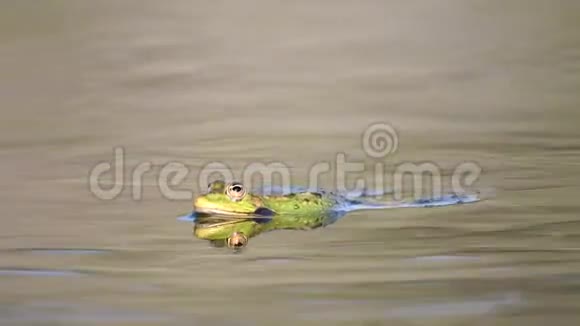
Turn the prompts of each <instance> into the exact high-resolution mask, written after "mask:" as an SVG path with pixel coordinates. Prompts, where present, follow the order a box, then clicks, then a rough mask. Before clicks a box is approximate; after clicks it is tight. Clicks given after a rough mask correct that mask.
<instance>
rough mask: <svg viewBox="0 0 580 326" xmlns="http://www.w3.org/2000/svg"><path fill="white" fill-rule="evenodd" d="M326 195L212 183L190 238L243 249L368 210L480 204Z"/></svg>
mask: <svg viewBox="0 0 580 326" xmlns="http://www.w3.org/2000/svg"><path fill="white" fill-rule="evenodd" d="M364 197H365V196H364V195H361V196H359V197H358V198H353V197H347V196H341V195H336V194H333V193H325V192H309V191H304V192H296V193H289V194H283V195H258V194H252V193H249V192H247V191H246V188H245V187H244V185H242V184H241V183H238V182H234V183H229V184H226V183H225V182H223V181H215V182H213V183H211V184H209V186H208V192H207V193H206V194H204V195H201V196H198V197H197V198H196V199H195V202H194V213H193V214H192V216H193V217H194V222H195V224H194V234H195V236H196V237H198V238H200V239H206V240H210V241H211V242H212V243H213V244H214V245H218V246H219V245H227V246H228V247H231V248H241V247H244V246H245V245H246V244H247V243H248V239H249V238H252V237H254V236H256V235H258V234H260V233H262V232H266V231H272V230H280V229H295V230H298V229H299V230H308V229H314V228H318V227H321V226H326V225H328V224H331V223H333V222H335V221H336V220H337V219H338V218H340V217H342V216H343V215H345V214H346V213H348V212H351V211H355V210H366V209H387V208H403V207H434V206H447V205H455V204H462V203H469V202H475V201H478V200H479V198H478V197H477V196H474V195H464V196H458V195H448V196H444V197H441V198H437V199H424V200H418V201H413V202H391V203H380V202H378V203H377V202H373V201H372V200H369V199H367V200H365V198H364Z"/></svg>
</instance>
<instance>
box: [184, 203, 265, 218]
mask: <svg viewBox="0 0 580 326" xmlns="http://www.w3.org/2000/svg"><path fill="white" fill-rule="evenodd" d="M195 214H196V215H198V216H213V215H221V216H235V217H244V218H248V217H252V216H274V215H276V212H274V211H273V210H271V209H269V208H266V207H258V208H256V209H255V210H254V211H253V212H236V211H228V210H223V209H219V208H215V207H199V206H196V207H195Z"/></svg>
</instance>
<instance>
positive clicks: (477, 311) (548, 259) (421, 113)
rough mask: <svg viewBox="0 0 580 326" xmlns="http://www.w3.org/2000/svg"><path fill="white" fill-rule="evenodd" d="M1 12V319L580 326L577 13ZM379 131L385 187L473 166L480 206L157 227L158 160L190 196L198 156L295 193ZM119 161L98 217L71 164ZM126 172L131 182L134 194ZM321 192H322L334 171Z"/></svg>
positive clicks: (341, 9)
mask: <svg viewBox="0 0 580 326" xmlns="http://www.w3.org/2000/svg"><path fill="white" fill-rule="evenodd" d="M0 8H1V10H0V71H2V73H1V75H0V76H1V77H0V98H1V99H2V108H1V110H2V119H0V136H1V137H0V160H1V162H2V169H1V170H0V171H1V172H0V173H1V174H0V177H1V179H2V184H3V186H2V188H1V189H0V201H1V206H2V208H3V210H2V211H3V213H2V215H0V225H1V227H0V248H1V249H2V250H1V251H0V289H1V291H0V293H1V294H0V324H7V325H56V324H58V325H79V324H99V325H103V324H106V325H129V324H137V323H138V324H139V325H145V324H147V325H149V324H152V325H157V324H158V325H166V324H168V323H170V324H176V325H177V324H180V325H191V324H218V325H222V324H223V325H239V324H243V325H256V324H259V325H271V324H273V323H276V324H278V325H285V324H288V325H295V324H297V323H299V324H306V325H311V324H312V325H318V324H332V325H382V324H389V325H399V324H400V325H450V324H454V325H455V324H458V325H459V324H463V323H465V324H470V325H491V324H493V325H528V326H530V325H545V323H546V322H553V323H558V324H562V325H577V324H578V322H579V321H580V315H579V314H578V311H579V308H580V306H579V302H580V300H579V299H580V241H579V239H580V238H579V235H580V219H579V217H578V212H579V211H580V206H579V203H578V196H579V194H580V191H579V190H580V189H579V186H578V184H579V181H580V177H579V175H580V173H579V172H580V163H579V162H580V147H579V144H580V129H579V128H578V122H579V121H580V111H579V110H578V107H579V105H580V95H579V93H578V89H580V74H579V73H580V41H579V40H580V15H579V13H580V6H579V5H578V4H577V3H576V2H573V1H564V0H562V1H540V0H538V1H508V2H506V1H452V0H444V1H437V2H425V1H420V2H419V1H407V2H400V1H399V2H398V1H382V2H381V1H368V2H352V1H338V2H337V1H333V2H329V1H298V2H296V1H294V2H288V3H280V2H270V1H250V2H248V1H245V2H236V3H230V2H228V3H226V2H222V1H217V2H201V1H199V2H191V1H173V2H171V3H162V2H157V1H139V2H137V1H124V2H116V1H99V2H91V1H43V2H30V1H28V2H24V1H8V2H3V3H2V4H0ZM378 121H385V122H388V123H390V124H391V125H393V126H394V127H396V129H397V131H398V133H399V139H400V143H399V148H398V151H397V152H396V153H394V154H392V155H389V156H388V157H386V158H385V159H384V160H383V162H384V164H385V172H384V173H385V175H386V176H389V175H390V174H391V173H392V171H393V170H394V168H395V165H396V164H397V163H400V162H434V163H436V164H437V165H438V166H440V167H441V168H442V169H443V170H444V171H446V176H448V174H449V173H450V171H452V170H453V168H454V167H455V166H457V165H458V164H460V163H462V162H465V161H473V162H477V163H478V164H479V165H480V166H481V167H482V168H483V174H482V176H481V178H480V180H478V182H477V184H476V186H477V187H478V189H493V196H491V197H490V198H488V199H487V200H485V201H483V202H481V203H476V204H471V205H461V206H450V207H441V208H432V209H414V208H405V209H399V210H387V211H365V212H355V213H352V214H349V215H348V216H347V217H345V218H343V219H341V220H340V221H338V222H337V223H335V224H333V225H331V226H328V227H326V228H321V229H317V230H314V231H310V232H298V231H279V232H272V233H267V234H262V235H260V236H258V237H256V238H254V239H252V240H251V244H250V246H248V248H247V249H246V250H245V251H244V252H243V253H241V254H237V255H234V254H232V253H231V252H229V251H227V250H225V249H223V248H222V249H220V248H213V247H211V246H210V245H209V244H208V243H207V242H205V241H201V240H198V239H195V238H193V237H192V230H191V227H190V225H189V224H188V223H186V222H182V221H178V220H176V217H177V216H179V215H183V214H186V213H188V211H189V210H190V209H191V203H190V200H189V199H181V200H170V199H168V198H166V197H165V196H163V195H162V194H161V192H160V190H159V188H158V187H157V186H156V185H157V183H158V179H157V177H158V175H159V173H158V172H159V170H160V168H161V166H162V165H164V164H165V163H167V162H171V161H176V162H181V163H184V164H186V165H187V167H188V168H189V174H188V177H187V179H186V181H185V182H184V183H182V184H180V185H179V186H178V188H179V189H193V190H194V191H195V192H196V193H197V192H198V191H199V190H200V189H198V187H197V179H196V177H197V175H198V174H199V172H200V171H201V170H202V169H203V167H204V166H205V165H206V164H207V163H209V162H222V163H224V164H227V165H228V166H229V167H230V168H231V169H232V170H233V171H234V172H236V173H239V172H240V171H242V169H243V168H244V167H245V166H247V165H248V164H250V163H252V162H262V163H268V162H272V161H279V162H283V163H284V164H286V165H288V166H289V167H291V170H292V175H293V181H294V182H295V183H296V185H297V186H308V178H307V177H308V171H309V168H310V167H311V166H313V165H314V164H317V163H319V162H330V163H333V162H335V159H336V155H337V153H344V154H346V155H347V158H348V160H349V161H364V162H367V163H369V164H372V163H375V162H376V161H375V160H374V159H373V158H370V157H368V156H367V155H366V154H365V152H364V151H363V150H362V148H361V139H360V137H361V134H362V132H363V131H364V129H365V127H366V126H368V125H369V124H371V123H373V122H378ZM119 146H121V147H123V148H124V150H125V155H126V156H125V160H126V164H127V167H126V171H125V178H126V180H127V181H126V182H127V183H126V187H125V188H124V191H123V193H122V194H121V195H120V196H118V197H116V198H115V199H113V200H101V199H99V198H97V197H95V196H94V195H93V194H91V192H90V191H89V186H88V176H89V171H90V169H91V168H92V167H94V166H95V165H97V164H98V163H100V162H103V161H111V160H112V157H113V156H112V155H113V149H114V148H115V147H119ZM142 162H151V164H152V166H153V170H152V171H150V172H148V173H146V174H145V175H144V178H143V187H142V193H141V195H142V198H141V199H140V200H134V199H133V197H134V193H132V190H133V187H132V186H131V185H132V183H130V175H131V172H132V169H133V168H134V167H135V166H137V165H138V164H140V163H142ZM333 169H334V167H333ZM369 173H370V172H367V173H358V174H357V173H353V174H352V175H349V179H348V181H349V184H352V181H353V180H354V178H356V177H357V176H361V175H362V176H367V177H368V175H369ZM385 180H386V182H388V178H385ZM111 182H113V179H112V176H110V175H106V176H105V177H104V179H103V184H104V185H107V184H109V185H110V184H111ZM320 182H321V185H322V186H325V187H330V188H332V186H333V183H334V181H333V178H332V173H330V174H328V175H324V176H323V177H322V178H321V181H320ZM55 273H56V274H58V275H55ZM79 273H80V276H82V277H79ZM56 276H58V277H56Z"/></svg>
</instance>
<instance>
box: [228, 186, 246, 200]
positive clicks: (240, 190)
mask: <svg viewBox="0 0 580 326" xmlns="http://www.w3.org/2000/svg"><path fill="white" fill-rule="evenodd" d="M226 195H228V197H230V199H231V200H233V201H239V200H242V199H243V198H244V196H245V195H246V188H244V186H243V185H242V184H241V183H232V184H231V185H229V186H228V189H227V190H226Z"/></svg>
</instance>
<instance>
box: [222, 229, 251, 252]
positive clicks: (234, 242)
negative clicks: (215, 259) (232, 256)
mask: <svg viewBox="0 0 580 326" xmlns="http://www.w3.org/2000/svg"><path fill="white" fill-rule="evenodd" d="M226 244H227V245H228V247H229V248H232V249H241V248H243V247H245V246H246V245H247V244H248V237H246V236H245V235H244V234H243V233H240V232H234V233H232V235H230V236H229V237H228V238H227V239H226Z"/></svg>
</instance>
